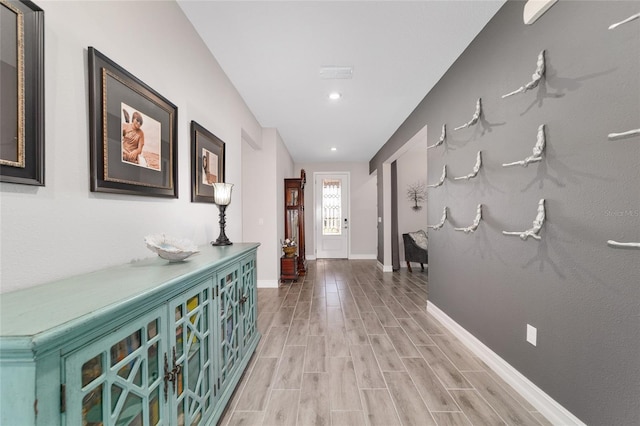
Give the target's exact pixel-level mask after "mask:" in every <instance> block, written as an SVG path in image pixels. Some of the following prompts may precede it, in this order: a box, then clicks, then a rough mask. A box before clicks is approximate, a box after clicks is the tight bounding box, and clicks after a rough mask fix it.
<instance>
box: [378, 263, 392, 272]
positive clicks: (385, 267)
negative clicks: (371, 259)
mask: <svg viewBox="0 0 640 426" xmlns="http://www.w3.org/2000/svg"><path fill="white" fill-rule="evenodd" d="M377 265H378V269H380V270H381V271H382V272H393V266H391V265H387V266H385V265H383V264H382V263H381V262H380V261H378V263H377Z"/></svg>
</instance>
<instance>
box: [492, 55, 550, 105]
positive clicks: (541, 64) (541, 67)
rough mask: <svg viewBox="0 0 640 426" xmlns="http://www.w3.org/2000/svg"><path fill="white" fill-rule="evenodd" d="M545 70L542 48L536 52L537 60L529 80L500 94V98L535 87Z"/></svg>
mask: <svg viewBox="0 0 640 426" xmlns="http://www.w3.org/2000/svg"><path fill="white" fill-rule="evenodd" d="M544 71H545V62H544V50H543V51H541V52H540V53H539V54H538V62H537V63H536V71H535V72H534V73H533V75H532V76H531V81H530V82H528V83H527V84H525V85H524V86H521V87H520V88H519V89H516V90H514V91H513V92H511V93H507V94H506V95H502V98H503V99H504V98H507V97H509V96H513V95H517V94H518V93H524V92H526V91H527V90H531V89H535V88H536V87H538V83H540V80H542V77H544Z"/></svg>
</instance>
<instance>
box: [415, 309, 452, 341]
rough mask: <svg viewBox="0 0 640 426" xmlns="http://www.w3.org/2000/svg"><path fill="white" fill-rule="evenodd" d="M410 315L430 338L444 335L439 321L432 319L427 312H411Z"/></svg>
mask: <svg viewBox="0 0 640 426" xmlns="http://www.w3.org/2000/svg"><path fill="white" fill-rule="evenodd" d="M410 315H411V318H413V319H414V320H415V321H416V322H417V323H418V325H419V326H420V327H422V329H423V330H424V331H425V332H426V333H427V334H428V335H429V336H432V337H433V335H437V334H444V330H443V329H442V328H441V327H440V325H439V323H438V321H436V320H434V319H432V318H431V317H430V316H428V315H427V313H426V312H410Z"/></svg>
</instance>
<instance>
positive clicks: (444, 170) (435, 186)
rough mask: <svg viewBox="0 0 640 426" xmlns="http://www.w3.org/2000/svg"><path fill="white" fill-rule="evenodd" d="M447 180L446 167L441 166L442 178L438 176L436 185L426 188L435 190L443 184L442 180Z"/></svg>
mask: <svg viewBox="0 0 640 426" xmlns="http://www.w3.org/2000/svg"><path fill="white" fill-rule="evenodd" d="M446 178H447V165H446V164H445V165H444V166H442V176H440V180H439V181H438V182H437V183H434V184H431V185H427V188H437V187H439V186H440V185H442V184H443V183H444V180H445V179H446Z"/></svg>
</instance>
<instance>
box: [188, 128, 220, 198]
mask: <svg viewBox="0 0 640 426" xmlns="http://www.w3.org/2000/svg"><path fill="white" fill-rule="evenodd" d="M224 146H225V144H224V142H222V140H220V138H218V137H217V136H216V135H214V134H213V133H211V132H210V131H208V130H207V129H205V128H204V127H202V126H201V125H200V124H198V123H196V122H195V121H192V122H191V201H192V202H200V203H213V184H214V183H216V182H224V173H225V165H224V162H225V161H224Z"/></svg>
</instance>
